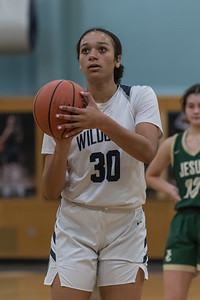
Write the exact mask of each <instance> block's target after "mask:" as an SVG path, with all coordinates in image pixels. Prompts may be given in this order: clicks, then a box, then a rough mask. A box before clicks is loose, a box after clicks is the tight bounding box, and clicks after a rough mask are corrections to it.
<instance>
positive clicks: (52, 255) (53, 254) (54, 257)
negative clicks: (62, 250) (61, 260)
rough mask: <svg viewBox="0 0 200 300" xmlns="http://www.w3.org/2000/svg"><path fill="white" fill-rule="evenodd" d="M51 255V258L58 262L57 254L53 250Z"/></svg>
mask: <svg viewBox="0 0 200 300" xmlns="http://www.w3.org/2000/svg"><path fill="white" fill-rule="evenodd" d="M50 255H51V257H52V258H53V260H54V261H56V254H55V252H54V251H53V250H52V248H51V252H50Z"/></svg>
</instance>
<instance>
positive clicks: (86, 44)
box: [81, 42, 109, 48]
mask: <svg viewBox="0 0 200 300" xmlns="http://www.w3.org/2000/svg"><path fill="white" fill-rule="evenodd" d="M97 44H98V45H106V46H109V44H108V43H106V42H97ZM88 45H89V43H84V44H82V45H81V48H82V47H85V46H88Z"/></svg>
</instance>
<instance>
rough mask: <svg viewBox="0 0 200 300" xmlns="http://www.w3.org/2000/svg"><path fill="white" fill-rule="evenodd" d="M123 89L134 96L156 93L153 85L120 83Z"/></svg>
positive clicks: (129, 95) (128, 94)
mask: <svg viewBox="0 0 200 300" xmlns="http://www.w3.org/2000/svg"><path fill="white" fill-rule="evenodd" d="M120 88H121V90H122V91H123V92H124V93H125V94H126V95H127V96H128V97H131V96H132V95H134V96H140V95H142V96H145V95H146V96H148V95H149V94H155V92H154V90H153V89H152V87H150V86H148V85H125V84H120Z"/></svg>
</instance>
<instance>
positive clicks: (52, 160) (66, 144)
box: [42, 139, 71, 199]
mask: <svg viewBox="0 0 200 300" xmlns="http://www.w3.org/2000/svg"><path fill="white" fill-rule="evenodd" d="M70 145H71V141H70V139H62V140H57V141H56V146H55V151H54V154H47V155H46V156H45V163H44V170H43V174H42V187H43V192H44V194H45V196H46V197H47V198H48V199H57V198H58V197H59V196H60V194H61V191H62V189H63V188H64V186H65V183H66V172H67V156H68V152H69V148H70Z"/></svg>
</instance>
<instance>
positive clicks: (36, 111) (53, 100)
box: [33, 80, 85, 139]
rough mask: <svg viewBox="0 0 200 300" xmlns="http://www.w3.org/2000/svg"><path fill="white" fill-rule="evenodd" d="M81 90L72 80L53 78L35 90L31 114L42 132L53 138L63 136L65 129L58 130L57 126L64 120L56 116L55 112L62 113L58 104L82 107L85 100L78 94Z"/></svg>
mask: <svg viewBox="0 0 200 300" xmlns="http://www.w3.org/2000/svg"><path fill="white" fill-rule="evenodd" d="M83 90H84V89H83V88H82V87H81V86H80V85H78V84H77V83H75V82H73V81H70V80H54V81H50V82H48V83H47V84H45V85H44V86H43V87H42V88H41V89H40V90H39V91H38V92H37V94H36V96H35V98H34V102H33V116H34V119H35V122H36V123H37V124H38V126H39V127H40V128H41V129H42V131H43V132H45V133H46V134H48V135H50V136H53V137H55V138H59V139H61V138H63V136H64V134H65V133H66V132H67V130H66V129H65V130H59V129H57V127H58V125H60V124H63V123H66V121H64V120H59V119H57V118H56V114H57V113H63V112H62V111H61V110H60V109H59V106H60V105H68V106H74V107H79V108H84V107H85V102H84V100H83V98H82V97H81V95H80V91H83ZM65 113H66V112H65Z"/></svg>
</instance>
